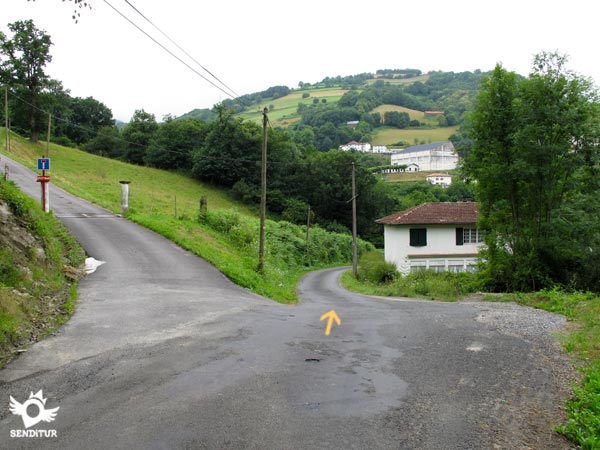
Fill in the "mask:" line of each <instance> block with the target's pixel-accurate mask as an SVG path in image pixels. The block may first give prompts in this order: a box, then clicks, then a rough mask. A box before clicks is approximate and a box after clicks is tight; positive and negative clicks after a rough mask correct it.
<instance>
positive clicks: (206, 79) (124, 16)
mask: <svg viewBox="0 0 600 450" xmlns="http://www.w3.org/2000/svg"><path fill="white" fill-rule="evenodd" d="M104 3H106V4H107V5H108V6H109V7H110V8H112V9H113V11H115V12H116V13H117V14H119V15H120V16H121V17H123V19H125V20H126V21H127V22H129V23H130V24H131V25H133V26H134V27H135V28H137V29H138V30H139V31H141V32H142V33H143V34H144V35H145V36H146V37H148V38H149V39H151V40H152V41H153V42H154V43H155V44H156V45H158V46H159V47H160V48H162V49H163V50H164V51H166V52H167V53H168V54H169V55H171V56H172V57H173V58H175V59H176V60H177V61H179V62H180V63H181V64H183V65H184V66H186V67H187V68H188V69H190V70H191V71H192V72H194V73H195V74H196V75H198V76H199V77H200V78H202V79H203V80H205V81H206V82H208V83H210V84H211V85H212V86H213V87H215V88H217V89H218V90H220V91H221V92H222V93H224V94H225V95H227V97H230V98H231V99H233V100H235V97H234V95H232V94H231V93H229V92H227V91H226V90H225V89H223V88H222V87H221V86H218V85H217V84H215V83H214V82H213V81H211V80H209V79H208V78H207V77H205V76H204V75H202V74H201V73H200V72H198V71H197V70H196V69H194V68H193V67H192V66H190V65H189V64H188V63H187V62H185V61H184V60H183V59H181V58H180V57H179V56H177V55H176V54H175V53H173V52H172V51H171V50H169V49H168V48H167V47H165V46H164V45H163V44H161V43H160V42H159V41H157V40H156V39H155V38H154V37H152V36H151V35H150V34H148V33H147V32H146V31H144V30H143V29H142V28H141V27H140V26H139V25H137V24H136V23H135V22H134V21H133V20H131V19H130V18H129V17H127V16H126V15H125V14H123V13H122V12H121V11H119V10H118V9H117V8H116V7H114V6H113V5H112V4H111V3H109V2H108V0H104Z"/></svg>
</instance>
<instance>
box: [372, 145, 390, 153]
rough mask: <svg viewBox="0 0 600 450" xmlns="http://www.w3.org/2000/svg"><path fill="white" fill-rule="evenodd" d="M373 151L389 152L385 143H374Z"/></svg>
mask: <svg viewBox="0 0 600 450" xmlns="http://www.w3.org/2000/svg"><path fill="white" fill-rule="evenodd" d="M373 153H389V150H388V148H387V145H374V146H373Z"/></svg>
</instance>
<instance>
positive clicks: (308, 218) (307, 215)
mask: <svg viewBox="0 0 600 450" xmlns="http://www.w3.org/2000/svg"><path fill="white" fill-rule="evenodd" d="M309 231H310V205H308V213H307V214H306V245H307V248H308V232H309Z"/></svg>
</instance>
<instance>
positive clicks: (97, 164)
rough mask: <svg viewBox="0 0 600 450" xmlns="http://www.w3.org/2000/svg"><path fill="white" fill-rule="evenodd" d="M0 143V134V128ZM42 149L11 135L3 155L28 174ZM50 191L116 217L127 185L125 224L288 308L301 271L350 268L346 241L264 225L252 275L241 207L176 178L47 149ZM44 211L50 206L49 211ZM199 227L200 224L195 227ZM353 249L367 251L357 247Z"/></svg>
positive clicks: (251, 249)
mask: <svg viewBox="0 0 600 450" xmlns="http://www.w3.org/2000/svg"><path fill="white" fill-rule="evenodd" d="M0 139H1V140H2V142H3V139H4V129H2V128H0ZM43 153H45V144H37V145H33V144H31V143H30V142H28V141H27V140H26V139H24V138H21V137H18V136H16V135H14V134H12V148H11V153H10V154H8V155H9V156H10V157H11V158H14V159H16V160H18V161H20V162H21V163H23V164H24V165H26V166H28V167H30V168H32V169H34V168H35V164H36V159H37V158H38V157H40V156H41V155H42V154H43ZM50 158H51V161H52V167H51V168H52V170H51V176H52V183H53V184H57V185H59V186H61V187H62V188H64V189H66V190H68V191H70V192H72V193H74V194H76V195H78V196H80V197H82V198H85V199H87V200H89V201H92V202H94V203H96V204H97V205H100V206H103V207H105V208H107V209H109V210H111V211H114V212H117V213H119V212H120V209H121V206H120V192H121V191H120V189H121V188H120V184H119V181H120V180H127V181H131V184H130V194H131V197H130V210H129V213H128V215H127V217H128V218H129V219H131V220H133V221H135V222H137V223H139V224H142V225H144V226H146V227H148V228H150V229H152V230H154V231H156V232H158V233H160V234H162V235H164V236H165V237H167V238H169V239H171V240H173V241H174V242H176V243H178V244H179V245H181V246H182V247H183V248H186V249H188V250H190V251H192V252H194V253H196V254H197V255H199V256H201V257H202V258H204V259H206V260H208V261H210V262H211V263H213V264H214V265H215V266H216V267H217V268H218V269H219V270H221V271H222V272H223V273H224V274H225V275H226V276H228V277H229V278H230V279H232V280H233V281H235V282H236V283H238V284H239V285H241V286H244V287H246V288H248V289H251V290H253V291H254V292H257V293H259V294H261V295H265V296H267V297H270V298H273V299H275V300H278V301H281V302H294V301H296V299H297V294H296V292H295V288H296V284H297V281H298V280H299V279H300V277H301V276H302V275H304V274H305V273H306V272H307V271H310V270H314V269H316V268H321V267H326V266H329V265H344V264H348V263H349V261H351V236H349V235H342V234H336V233H329V232H325V231H324V230H320V229H319V228H317V227H314V228H312V229H311V233H310V242H306V241H305V235H306V229H305V227H299V226H296V225H292V224H289V223H286V222H273V221H267V224H266V235H267V243H266V256H265V271H264V273H263V274H259V273H257V271H256V267H257V259H258V226H259V225H258V219H257V218H256V217H255V215H254V214H253V212H252V210H251V209H250V208H248V207H247V206H245V205H243V204H241V203H238V202H234V201H232V200H231V199H229V198H228V197H227V195H226V194H225V193H224V192H223V191H221V190H219V189H215V188H214V187H211V186H209V185H206V184H202V183H199V182H197V181H194V180H192V179H190V178H188V177H186V176H184V175H178V174H174V173H171V172H167V171H164V170H157V169H151V168H148V167H140V166H135V165H131V164H126V163H122V162H119V161H115V160H110V159H106V158H101V157H98V156H95V155H91V154H89V153H86V152H82V151H79V150H76V149H71V148H65V147H60V146H58V145H51V147H50ZM204 195H205V196H206V197H207V198H208V214H206V215H203V216H202V217H199V207H198V205H199V200H200V197H201V196H204ZM50 206H52V205H50ZM200 219H201V220H200ZM360 248H361V249H370V248H372V246H371V245H370V244H367V243H365V242H361V243H360Z"/></svg>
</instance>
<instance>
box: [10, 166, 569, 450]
mask: <svg viewBox="0 0 600 450" xmlns="http://www.w3.org/2000/svg"><path fill="white" fill-rule="evenodd" d="M5 162H6V158H5V157H2V163H3V164H4V163H5ZM10 173H11V178H12V179H14V180H15V181H16V182H17V183H18V184H19V185H20V186H21V188H22V189H23V190H24V191H25V192H27V193H28V194H30V195H32V196H34V197H36V198H37V197H38V189H39V185H37V183H35V175H34V174H33V173H32V172H30V171H27V170H26V169H24V168H22V167H21V166H19V165H17V164H14V163H11V169H10ZM118 188H119V187H118V186H117V187H116V189H118ZM51 189H52V190H51V207H52V209H53V211H54V214H55V215H57V216H58V217H59V218H61V220H62V221H63V222H64V223H65V224H66V225H67V227H68V228H69V229H70V230H71V231H72V233H73V234H74V235H75V236H76V238H77V239H78V240H79V242H80V243H81V244H82V245H83V247H84V248H85V250H86V252H87V253H88V255H90V256H92V257H94V258H96V259H97V260H100V261H104V262H105V264H103V265H101V266H100V267H99V268H98V269H97V271H96V272H95V273H93V274H91V275H89V276H87V277H86V278H84V279H83V280H81V282H80V285H79V290H78V292H79V300H78V304H77V308H76V312H75V314H74V316H73V317H72V319H71V320H70V321H69V322H68V323H67V324H66V325H64V326H63V328H61V330H60V331H59V332H57V333H56V334H55V335H53V336H51V337H49V338H47V339H45V340H43V341H42V342H39V343H37V344H35V345H33V346H32V347H30V348H29V350H28V351H27V352H25V353H24V354H22V355H21V356H20V357H18V358H17V359H16V360H14V361H13V362H11V363H10V364H9V365H7V366H6V367H5V368H4V369H2V370H0V448H2V449H21V448H22V449H29V448H31V449H34V448H35V449H74V450H76V449H77V450H79V449H290V450H294V449H424V450H429V449H431V450H433V449H444V450H446V449H447V450H450V449H493V448H506V449H510V448H515V449H519V448H528V447H529V448H568V447H565V446H564V441H562V440H561V439H560V438H559V437H557V436H554V435H552V432H551V425H552V424H550V423H549V424H547V425H548V427H547V429H546V430H537V429H536V430H533V431H535V432H536V433H541V434H543V435H544V436H545V437H544V439H547V441H544V442H550V443H551V445H552V446H550V447H549V446H548V444H543V445H544V447H541V446H540V447H536V446H535V445H536V444H535V442H538V441H535V440H531V439H530V441H527V439H528V438H527V435H528V433H529V431H528V429H527V425H526V424H524V423H520V422H522V421H521V420H520V418H519V417H518V416H515V406H514V405H522V404H523V399H525V400H526V401H527V403H528V404H535V406H536V408H540V409H542V410H544V411H546V412H550V416H554V412H553V411H557V413H556V414H558V415H559V413H560V407H561V404H562V403H561V402H560V401H558V400H557V398H556V396H552V395H549V394H548V393H551V392H554V391H557V390H558V389H562V388H564V386H559V385H557V379H556V374H555V372H554V371H553V369H552V365H551V364H549V362H548V361H549V360H551V359H553V358H556V355H555V353H554V352H555V351H556V348H555V347H553V346H552V345H550V344H548V346H540V345H539V342H538V340H537V339H532V338H531V337H530V336H527V335H524V334H520V333H519V330H518V329H511V330H510V332H507V331H506V329H505V328H502V327H499V326H497V324H495V323H494V322H493V321H492V322H489V321H486V320H482V317H484V316H485V315H486V314H493V313H494V312H495V308H496V306H495V305H494V304H485V303H478V302H461V303H441V302H433V301H424V300H411V299H393V300H392V299H379V298H372V297H365V296H361V295H356V294H353V293H350V292H347V291H345V290H344V289H342V288H341V287H340V286H339V283H338V278H339V275H340V274H341V273H342V272H343V271H344V270H346V269H343V268H339V269H329V270H324V271H318V272H314V273H311V274H309V275H307V276H306V277H305V278H304V279H303V280H302V282H301V283H300V285H299V287H298V291H299V296H300V299H301V301H300V304H299V305H294V306H288V305H281V304H278V303H275V302H273V301H271V300H268V299H265V298H262V297H260V296H257V295H255V294H253V293H251V292H249V291H247V290H245V289H243V288H240V287H238V286H236V285H234V284H233V283H231V282H230V281H229V280H228V279H227V278H225V277H224V276H223V275H222V274H221V273H219V272H218V271H217V270H216V269H215V268H214V267H212V266H211V265H210V264H208V263H207V262H205V261H203V260H201V259H200V258H197V257H195V256H194V255H192V254H190V253H189V252H186V251H184V250H182V249H180V248H179V247H177V246H176V245H174V244H173V243H171V242H170V241H168V240H166V239H164V238H162V237H160V236H158V235H157V234H155V233H153V232H151V231H148V230H146V229H144V228H142V227H139V226H137V225H135V224H133V223H131V222H129V221H127V220H125V219H123V218H121V217H118V216H116V215H114V214H112V213H110V212H108V211H106V210H102V209H100V208H97V207H96V206H93V205H91V204H89V203H87V202H85V201H83V200H80V199H78V198H76V197H73V196H71V195H70V194H67V193H66V192H64V191H61V190H60V189H58V188H56V187H55V186H52V188H51ZM331 309H334V310H335V311H336V312H337V314H338V315H339V317H340V319H341V325H340V326H337V325H336V324H333V326H332V328H331V334H330V335H329V336H326V335H325V333H324V331H325V322H322V321H320V320H319V319H320V317H321V315H322V314H324V313H326V312H327V311H329V310H331ZM551 331H552V330H549V331H548V333H547V334H549V333H550V332H551ZM540 339H551V338H549V337H548V336H542V337H541V338H540ZM544 342H546V341H544ZM40 389H42V390H43V393H44V397H46V398H47V403H46V408H54V407H57V406H59V407H60V410H59V411H58V413H57V417H56V420H55V421H53V422H49V423H46V422H41V423H39V424H37V425H35V426H34V427H32V429H34V428H35V429H55V430H56V431H57V437H55V438H54V437H52V438H47V437H37V438H33V437H27V438H12V437H10V432H11V430H15V429H24V426H23V423H22V420H21V418H20V417H19V416H16V415H13V414H11V412H10V411H9V408H8V405H9V398H10V396H13V397H15V398H16V399H17V400H20V401H21V402H22V401H24V400H25V399H27V397H28V396H29V393H30V392H34V393H35V392H37V391H38V390H40ZM30 414H31V415H35V408H34V411H30ZM558 415H557V416H554V417H557V418H558ZM513 427H514V428H515V429H517V431H515V429H512V428H513ZM533 431H532V432H533ZM536 439H537V438H536ZM540 442H541V441H540ZM525 445H527V446H528V447H527V446H525ZM539 445H542V444H539Z"/></svg>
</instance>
